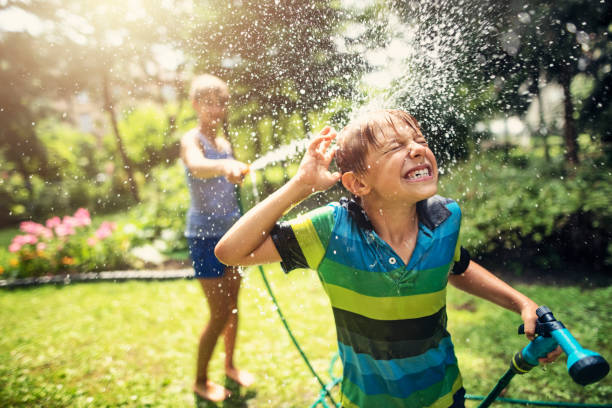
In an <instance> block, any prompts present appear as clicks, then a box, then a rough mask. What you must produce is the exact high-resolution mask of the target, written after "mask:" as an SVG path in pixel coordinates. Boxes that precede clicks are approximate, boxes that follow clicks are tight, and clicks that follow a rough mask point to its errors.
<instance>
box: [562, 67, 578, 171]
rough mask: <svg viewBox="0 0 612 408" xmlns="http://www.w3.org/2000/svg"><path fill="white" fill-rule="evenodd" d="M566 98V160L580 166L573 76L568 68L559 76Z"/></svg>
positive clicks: (564, 132) (564, 133) (564, 134)
mask: <svg viewBox="0 0 612 408" xmlns="http://www.w3.org/2000/svg"><path fill="white" fill-rule="evenodd" d="M559 79H560V80H561V86H562V87H563V96H564V101H563V102H564V103H563V105H564V118H565V124H564V125H563V139H564V140H565V158H566V160H567V161H568V163H571V164H578V142H577V139H578V137H577V135H576V122H575V120H574V104H573V102H572V95H571V92H570V84H571V80H572V78H571V75H570V73H569V71H568V69H567V68H565V69H564V70H563V72H562V73H561V75H560V76H559Z"/></svg>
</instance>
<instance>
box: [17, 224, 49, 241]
mask: <svg viewBox="0 0 612 408" xmlns="http://www.w3.org/2000/svg"><path fill="white" fill-rule="evenodd" d="M19 229H21V230H22V231H23V232H27V233H28V234H33V235H36V236H39V237H43V238H51V237H53V233H52V232H51V230H50V229H48V228H46V227H45V226H44V225H42V224H38V223H36V222H32V221H24V222H22V223H21V224H20V225H19Z"/></svg>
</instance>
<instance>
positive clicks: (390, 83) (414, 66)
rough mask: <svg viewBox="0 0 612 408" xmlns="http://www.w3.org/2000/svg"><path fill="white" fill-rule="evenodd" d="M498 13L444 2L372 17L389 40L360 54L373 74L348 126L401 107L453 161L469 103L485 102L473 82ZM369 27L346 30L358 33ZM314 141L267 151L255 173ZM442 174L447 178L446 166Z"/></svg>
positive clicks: (483, 5) (464, 0)
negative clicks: (369, 115)
mask: <svg viewBox="0 0 612 408" xmlns="http://www.w3.org/2000/svg"><path fill="white" fill-rule="evenodd" d="M498 9H499V7H496V6H495V4H494V2H491V3H490V2H487V1H484V2H476V1H472V0H459V1H455V0H453V1H449V0H440V1H432V2H418V3H414V4H413V5H411V6H409V7H407V8H405V9H399V8H397V7H390V9H388V10H387V12H385V13H380V14H378V17H374V18H373V20H376V21H372V20H371V21H369V22H368V24H370V25H372V24H374V25H379V26H381V27H382V26H384V27H385V31H386V32H387V34H388V40H387V41H385V43H384V45H383V46H381V47H379V48H370V49H364V50H363V53H364V55H365V57H366V59H367V60H368V62H369V63H370V65H371V66H372V67H373V68H374V69H373V70H372V71H371V72H370V73H369V74H367V75H366V76H365V77H364V79H363V84H364V91H363V93H362V95H360V97H358V98H357V99H356V100H355V102H353V106H352V107H351V108H350V112H349V114H348V118H349V122H350V121H352V120H355V119H356V118H358V117H359V116H360V115H362V114H364V113H366V112H371V111H374V110H379V109H389V108H400V109H403V110H405V111H407V112H409V113H411V114H412V115H413V116H415V117H416V118H417V120H418V121H419V122H420V123H421V125H422V127H423V129H424V131H425V132H426V136H427V137H428V138H431V139H433V145H434V146H436V147H437V148H438V149H437V150H438V153H439V154H441V155H443V157H441V158H439V159H452V156H453V155H452V154H451V153H450V150H451V149H453V147H452V146H453V145H455V147H454V149H457V146H459V147H460V145H461V144H462V143H463V142H464V141H463V139H462V136H461V133H462V132H465V128H467V127H469V126H471V125H470V122H474V121H473V119H474V118H472V117H471V116H472V115H473V114H474V112H470V111H469V106H470V102H472V101H473V100H477V99H478V98H479V97H481V95H480V89H479V88H478V86H477V85H474V82H478V81H479V80H480V77H481V72H480V71H481V70H482V67H483V66H484V65H485V63H486V61H485V60H484V56H483V55H482V54H481V53H484V52H485V48H486V47H487V46H488V45H487V44H488V42H487V41H485V37H486V36H491V35H492V34H496V33H497V29H496V28H495V27H494V25H493V23H491V21H494V20H495V19H494V18H492V17H493V14H495V13H496V10H498ZM364 24H365V23H364ZM364 27H365V26H364ZM364 27H361V28H360V27H352V28H350V29H349V30H353V31H355V32H360V31H361V30H363V29H365V28H364ZM349 34H350V33H349ZM349 36H350V35H349ZM356 46H357V47H363V46H364V45H363V44H357V45H356ZM466 80H469V81H471V82H472V85H471V86H472V91H473V93H471V94H467V95H466V94H464V92H465V89H463V88H462V85H463V83H464V82H465V81H466ZM484 83H485V81H483V84H484ZM357 100H360V101H363V102H361V103H359V102H357ZM346 124H347V123H343V124H341V126H344V125H346ZM309 138H310V135H308V137H305V138H303V139H299V140H295V141H293V142H291V143H289V144H287V145H285V146H281V147H280V148H277V149H275V150H273V151H270V152H268V153H266V154H265V155H264V156H262V157H261V158H259V159H257V160H255V161H254V162H253V163H252V164H251V169H252V170H260V169H263V168H264V167H266V166H268V165H270V164H272V163H277V162H282V161H284V160H286V159H289V158H292V157H295V156H296V155H298V154H300V153H301V152H303V151H304V150H305V149H306V146H307V144H308V141H309ZM430 141H431V140H430ZM440 164H441V163H440ZM440 171H441V172H444V166H442V165H441V166H440Z"/></svg>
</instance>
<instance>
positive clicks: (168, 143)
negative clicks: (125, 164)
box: [106, 104, 180, 174]
mask: <svg viewBox="0 0 612 408" xmlns="http://www.w3.org/2000/svg"><path fill="white" fill-rule="evenodd" d="M175 109H176V108H175ZM168 110H172V107H170V106H168V107H166V109H165V110H164V109H161V108H160V107H159V106H155V105H152V104H143V105H140V106H136V107H134V108H132V109H130V110H129V111H128V112H127V113H126V114H125V115H124V116H123V117H122V118H121V120H120V122H119V133H120V134H121V136H122V138H123V142H124V144H125V148H126V151H127V155H128V157H129V159H130V161H131V162H132V164H134V165H135V167H136V169H138V170H140V171H141V172H143V173H145V174H146V173H148V172H149V171H150V170H151V169H152V168H153V167H155V166H157V165H159V164H168V163H170V162H174V161H175V160H176V158H177V157H178V155H179V149H178V146H179V145H178V140H177V133H178V132H174V131H173V130H174V129H173V128H172V127H170V126H169V123H168V118H169V117H170V112H167V111H168ZM179 113H180V112H179ZM106 143H107V149H108V150H109V151H113V150H114V145H115V143H116V142H115V140H114V137H113V136H110V135H109V136H107V138H106Z"/></svg>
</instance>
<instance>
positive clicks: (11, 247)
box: [9, 242, 21, 252]
mask: <svg viewBox="0 0 612 408" xmlns="http://www.w3.org/2000/svg"><path fill="white" fill-rule="evenodd" d="M20 249H21V245H20V244H19V243H17V242H13V243H11V245H9V251H10V252H18V251H19V250H20Z"/></svg>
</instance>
